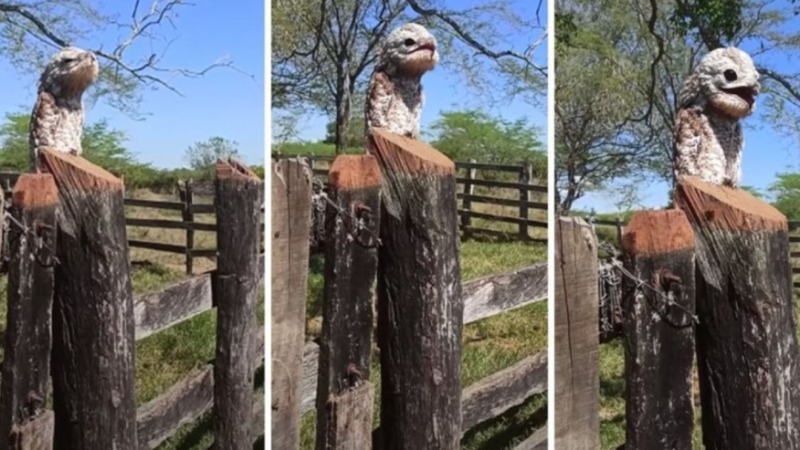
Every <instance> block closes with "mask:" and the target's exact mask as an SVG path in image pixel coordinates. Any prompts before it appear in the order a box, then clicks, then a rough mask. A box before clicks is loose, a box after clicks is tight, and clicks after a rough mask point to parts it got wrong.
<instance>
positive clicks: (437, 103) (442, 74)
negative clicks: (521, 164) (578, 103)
mask: <svg viewBox="0 0 800 450" xmlns="http://www.w3.org/2000/svg"><path fill="white" fill-rule="evenodd" d="M442 3H443V4H444V6H445V7H446V8H450V9H454V10H461V9H467V8H469V7H471V6H473V5H480V4H485V3H486V2H485V1H474V0H473V1H459V0H445V1H443V2H442ZM511 4H512V5H513V8H514V10H515V11H516V12H517V13H518V14H519V15H520V16H522V17H525V18H530V19H534V18H535V13H536V6H537V2H536V1H528V0H515V1H513V2H511ZM539 17H540V19H541V21H542V23H543V24H546V23H547V2H546V1H545V2H544V5H543V7H542V10H541V11H540V14H539ZM538 37H539V35H538V34H537V35H536V36H533V37H531V36H525V35H520V34H511V35H509V36H508V37H507V42H506V43H505V44H498V45H497V48H501V49H505V48H508V47H509V46H510V47H512V48H514V49H517V50H521V49H524V48H525V46H526V45H527V44H528V43H529V42H530V41H532V40H534V39H537V38H538ZM503 45H505V47H503ZM446 59H447V55H446V54H442V55H440V61H444V60H446ZM536 59H537V61H538V62H539V63H540V64H542V65H545V64H546V63H547V41H545V42H543V43H542V45H541V46H540V48H539V49H538V50H537V53H536ZM370 71H371V69H368V72H370ZM422 84H423V88H424V90H425V107H424V108H423V112H422V124H421V130H422V133H423V137H425V131H426V129H427V128H428V126H429V125H430V124H431V123H432V122H433V121H435V120H436V119H437V118H438V117H439V115H440V112H441V111H448V110H457V109H458V110H461V109H467V108H476V109H481V110H483V111H485V112H487V113H488V114H490V115H492V116H496V117H501V118H504V119H506V120H516V119H519V118H525V119H527V120H528V123H529V124H531V125H533V126H536V127H538V128H539V135H540V139H541V141H542V142H543V143H545V144H546V142H547V132H546V130H547V115H546V112H547V108H546V105H547V103H546V98H545V96H544V95H543V96H542V104H541V105H540V106H537V107H535V108H534V107H532V106H531V105H530V104H529V103H526V102H524V101H522V100H520V99H514V100H513V101H510V102H497V104H494V105H492V104H490V103H489V102H487V101H486V100H485V99H478V98H475V96H474V95H471V92H470V91H469V90H468V88H467V87H466V86H463V85H462V83H460V78H459V74H458V73H454V72H453V71H452V70H448V69H446V68H445V67H443V66H442V65H441V64H440V65H439V66H438V67H437V68H436V69H434V70H433V71H432V72H430V73H428V74H426V75H425V76H424V78H423V79H422ZM497 84H498V87H495V88H494V89H492V91H493V92H494V93H495V94H497V95H498V96H499V95H501V94H500V93H501V90H500V88H499V85H500V84H501V82H500V80H498V83H497ZM279 113H280V111H279V110H278V111H276V112H273V120H274V118H275V116H276V115H277V114H279ZM329 120H330V119H329V118H328V117H326V116H324V115H322V114H321V113H318V112H314V111H309V112H308V113H307V114H306V116H305V118H304V120H303V121H302V122H301V124H302V126H301V127H299V128H300V130H302V131H301V135H300V139H301V140H304V141H318V140H321V139H323V138H324V137H325V125H326V124H327V123H328V121H329Z"/></svg>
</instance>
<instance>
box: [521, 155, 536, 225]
mask: <svg viewBox="0 0 800 450" xmlns="http://www.w3.org/2000/svg"><path fill="white" fill-rule="evenodd" d="M531 178H533V164H531V162H530V161H525V163H523V164H522V168H521V169H520V171H519V184H520V185H521V186H526V185H529V184H530V183H531ZM529 196H530V191H528V190H527V189H520V190H519V218H520V219H528V200H530V198H529ZM519 237H520V239H522V240H523V241H527V240H528V239H529V238H530V236H529V235H528V223H527V222H520V223H519Z"/></svg>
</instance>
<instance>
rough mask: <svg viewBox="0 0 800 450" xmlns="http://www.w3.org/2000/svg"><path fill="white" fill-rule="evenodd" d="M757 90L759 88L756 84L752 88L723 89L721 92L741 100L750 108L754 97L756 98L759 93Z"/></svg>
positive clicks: (754, 99) (754, 100)
mask: <svg viewBox="0 0 800 450" xmlns="http://www.w3.org/2000/svg"><path fill="white" fill-rule="evenodd" d="M759 88H760V86H759V85H758V84H756V85H753V86H741V87H735V88H731V89H723V91H724V92H725V93H728V94H732V95H735V96H737V97H739V98H741V99H742V100H744V101H745V102H747V105H748V106H750V107H752V106H753V103H755V102H756V97H757V96H758V93H759V91H760V89H759Z"/></svg>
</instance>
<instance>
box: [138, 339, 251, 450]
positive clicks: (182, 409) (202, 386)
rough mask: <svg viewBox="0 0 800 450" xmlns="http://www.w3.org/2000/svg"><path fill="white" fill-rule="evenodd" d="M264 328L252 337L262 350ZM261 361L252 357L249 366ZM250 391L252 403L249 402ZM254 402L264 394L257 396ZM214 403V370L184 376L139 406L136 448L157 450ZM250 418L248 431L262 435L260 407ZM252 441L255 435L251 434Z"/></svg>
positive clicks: (201, 370) (206, 369)
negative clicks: (255, 430) (258, 429)
mask: <svg viewBox="0 0 800 450" xmlns="http://www.w3.org/2000/svg"><path fill="white" fill-rule="evenodd" d="M263 334H264V327H261V328H260V329H259V330H257V331H256V332H255V333H254V335H253V338H252V339H253V341H255V342H258V339H259V336H261V339H262V340H261V344H260V345H261V346H262V348H263ZM263 359H264V355H263V353H262V354H258V353H255V354H253V359H252V364H253V365H254V366H258V365H259V364H260V363H261V361H262V360H263ZM252 395H253V394H252V387H251V401H252ZM255 395H256V399H258V397H259V396H260V397H261V398H262V405H263V394H260V393H257V394H255ZM213 403H214V366H213V365H212V364H207V365H205V366H203V367H200V368H198V369H196V370H194V371H192V372H191V373H190V374H188V375H187V376H185V377H184V378H183V379H182V380H181V381H179V382H177V383H175V384H174V385H172V387H170V388H168V389H167V390H166V391H165V392H164V393H163V394H161V395H159V396H158V397H156V398H154V399H153V400H151V401H149V402H148V403H146V404H144V405H142V406H140V407H139V409H138V410H137V414H136V416H137V419H136V420H137V428H138V434H139V448H140V449H141V450H152V449H155V448H156V447H158V446H159V445H160V444H161V443H162V442H164V440H166V439H168V438H169V437H171V436H172V435H174V434H175V432H176V431H178V429H179V428H180V427H182V426H183V425H184V424H186V423H189V422H191V421H193V420H195V419H197V418H198V417H200V416H201V415H202V414H204V413H205V412H206V411H208V410H210V409H211V408H212V405H213ZM253 411H254V412H253V416H248V419H247V420H248V421H247V423H248V424H251V425H248V427H249V429H250V431H253V430H254V429H255V428H258V427H260V429H261V434H263V433H264V429H263V428H264V422H263V420H264V419H263V406H262V410H261V412H259V410H258V405H257V404H256V403H254V404H253ZM256 414H262V415H261V416H260V417H261V419H260V420H261V423H260V425H258V426H257V425H256V424H255V422H256V421H257V420H258V417H256V416H255V415H256ZM251 436H252V438H253V439H255V438H256V437H257V436H258V434H251Z"/></svg>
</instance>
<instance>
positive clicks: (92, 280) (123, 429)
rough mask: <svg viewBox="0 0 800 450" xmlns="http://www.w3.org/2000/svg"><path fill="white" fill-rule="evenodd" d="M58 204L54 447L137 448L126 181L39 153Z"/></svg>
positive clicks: (66, 157)
mask: <svg viewBox="0 0 800 450" xmlns="http://www.w3.org/2000/svg"><path fill="white" fill-rule="evenodd" d="M41 158H42V162H43V164H42V166H43V167H45V168H46V170H47V171H48V172H49V173H51V174H52V175H53V178H54V180H55V182H56V186H57V187H58V191H59V197H60V202H61V203H60V208H59V210H58V211H59V217H58V233H57V241H58V247H57V256H58V260H59V264H57V265H56V267H55V298H54V302H53V352H52V354H53V358H52V374H53V375H52V378H53V410H54V412H55V437H54V448H55V450H60V449H76V448H80V449H83V450H107V449H110V448H113V449H117V450H134V449H136V448H137V443H136V442H137V441H136V422H135V418H136V403H135V397H134V368H135V364H134V350H135V341H134V329H135V325H134V315H133V293H132V288H131V280H130V273H129V263H128V244H127V242H128V241H127V236H126V231H125V211H124V206H123V193H124V186H123V184H122V182H121V181H120V180H119V179H117V178H115V177H114V176H113V175H111V174H109V173H108V172H106V171H105V170H103V169H102V168H100V167H98V166H95V165H94V164H92V163H90V162H88V161H87V160H85V159H83V158H81V157H78V156H73V155H70V154H68V153H61V152H54V151H51V150H49V149H46V150H44V151H43V152H42V153H41Z"/></svg>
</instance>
